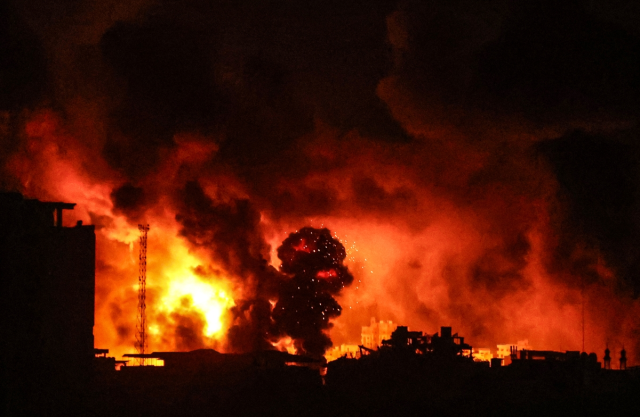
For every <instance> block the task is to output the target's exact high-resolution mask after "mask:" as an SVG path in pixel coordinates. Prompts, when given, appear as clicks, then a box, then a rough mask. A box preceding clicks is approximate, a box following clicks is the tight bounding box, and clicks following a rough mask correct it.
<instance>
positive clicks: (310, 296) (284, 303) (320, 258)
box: [273, 227, 353, 355]
mask: <svg viewBox="0 0 640 417" xmlns="http://www.w3.org/2000/svg"><path fill="white" fill-rule="evenodd" d="M278 258H280V260H281V261H282V265H280V271H282V272H283V273H285V274H287V275H289V276H290V278H289V279H288V280H286V281H284V282H283V284H282V285H281V287H280V291H279V297H278V302H277V303H276V305H275V307H274V309H273V319H274V321H275V324H276V326H277V328H278V330H279V331H280V332H282V333H283V334H285V335H288V336H290V337H291V338H293V339H294V340H295V341H296V348H297V349H298V350H299V351H301V352H304V353H309V354H312V355H322V354H323V353H324V352H325V350H326V349H327V348H328V347H330V346H331V339H330V338H329V335H328V334H327V333H326V331H327V330H329V328H331V326H332V325H331V323H330V319H332V318H336V317H338V316H339V315H340V313H341V311H342V308H341V307H340V305H339V304H338V302H337V301H336V300H335V299H334V298H333V296H334V295H337V294H339V293H340V291H341V290H342V289H343V288H344V287H345V286H348V285H350V284H351V283H352V282H353V275H352V274H351V272H349V270H348V268H347V267H346V266H345V265H344V264H343V261H344V259H345V258H346V251H345V248H344V246H343V245H342V244H341V243H340V242H339V241H338V240H336V239H334V238H333V237H332V236H331V232H330V231H329V230H328V229H314V228H311V227H305V228H303V229H301V230H300V231H298V232H296V233H291V234H290V235H289V237H287V238H286V239H285V240H284V242H282V246H280V247H279V248H278Z"/></svg>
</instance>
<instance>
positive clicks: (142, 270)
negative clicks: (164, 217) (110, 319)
mask: <svg viewBox="0 0 640 417" xmlns="http://www.w3.org/2000/svg"><path fill="white" fill-rule="evenodd" d="M138 230H139V231H140V258H139V259H140V260H139V263H138V320H137V324H136V352H137V353H139V354H141V355H144V354H145V353H147V311H146V310H147V232H148V231H149V225H148V224H147V225H142V224H139V225H138ZM146 364H147V360H146V359H145V358H138V365H141V366H144V365H146Z"/></svg>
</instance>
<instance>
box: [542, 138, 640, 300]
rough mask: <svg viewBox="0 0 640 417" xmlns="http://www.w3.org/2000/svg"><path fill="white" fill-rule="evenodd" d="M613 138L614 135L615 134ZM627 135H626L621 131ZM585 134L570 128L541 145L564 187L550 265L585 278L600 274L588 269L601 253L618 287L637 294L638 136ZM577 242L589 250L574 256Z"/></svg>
mask: <svg viewBox="0 0 640 417" xmlns="http://www.w3.org/2000/svg"><path fill="white" fill-rule="evenodd" d="M616 136H617V137H616ZM624 136H628V135H624ZM624 136H622V137H620V135H607V136H604V135H602V134H588V133H585V132H583V131H574V132H570V133H568V134H566V135H564V136H563V137H560V138H557V139H553V140H548V141H545V142H542V143H540V144H539V146H538V149H539V150H540V152H541V153H542V154H543V155H545V157H546V158H548V160H549V161H550V163H551V165H552V167H553V169H554V171H555V173H556V175H557V178H558V181H559V182H560V184H561V186H562V188H561V190H559V196H558V197H559V199H558V200H559V201H560V202H564V205H565V210H562V211H558V214H559V217H558V218H556V219H555V221H557V222H558V229H559V230H560V231H561V235H560V236H561V237H560V241H559V242H558V247H557V248H554V249H555V250H554V251H552V253H554V254H555V256H554V257H553V258H552V259H551V260H550V268H551V269H553V270H562V269H566V268H567V260H570V262H571V263H570V266H569V267H570V268H573V269H574V270H577V271H576V272H580V273H581V275H582V276H585V277H586V278H587V279H588V280H589V281H591V282H593V281H594V280H597V279H598V277H597V276H594V273H593V271H589V270H588V267H590V266H593V265H594V264H595V263H596V262H597V261H596V259H595V254H596V253H597V252H600V253H603V254H604V255H605V257H606V261H607V264H609V265H612V266H613V267H614V268H615V269H616V272H617V275H618V276H619V277H620V281H619V283H618V284H619V286H620V287H619V290H627V289H629V290H631V291H632V293H633V294H634V297H637V296H638V295H640V275H639V274H638V268H637V266H638V265H639V264H640V217H639V215H638V213H639V211H638V209H639V208H640V207H639V205H640V195H639V191H640V190H639V189H638V180H639V178H640V148H639V147H638V145H637V137H638V135H637V134H635V135H632V136H631V137H626V138H625V137H624ZM576 242H580V243H581V244H582V245H586V248H588V249H591V251H592V252H591V254H590V255H587V254H585V255H582V256H580V257H578V258H575V254H574V252H575V249H576V248H575V246H576Z"/></svg>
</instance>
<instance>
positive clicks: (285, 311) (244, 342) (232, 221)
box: [176, 181, 353, 356]
mask: <svg viewBox="0 0 640 417" xmlns="http://www.w3.org/2000/svg"><path fill="white" fill-rule="evenodd" d="M177 197H178V198H177V199H176V206H177V207H178V211H179V212H178V214H177V215H176V220H177V221H178V222H179V223H180V224H181V226H182V228H181V231H180V233H181V235H182V236H184V237H185V238H186V239H187V240H188V241H189V242H190V243H191V244H192V245H194V246H198V247H206V248H207V249H208V250H209V253H210V255H211V259H212V260H213V261H214V263H215V264H216V265H217V266H218V267H220V268H222V269H224V270H225V271H226V272H228V273H230V274H232V275H233V277H234V278H235V279H236V280H237V282H238V284H239V285H240V286H242V291H243V294H244V299H242V300H236V306H235V307H234V308H233V309H232V310H231V313H232V315H233V324H232V326H231V327H230V329H229V331H228V334H227V339H228V343H229V349H230V350H233V351H252V350H261V349H271V348H273V347H272V344H271V343H272V342H276V341H277V340H279V339H280V338H282V337H286V336H289V337H291V339H293V341H294V345H295V347H296V350H297V351H298V352H299V353H305V354H310V355H315V356H319V355H322V354H323V353H324V352H325V350H326V349H327V348H328V347H330V346H331V339H330V338H329V336H328V335H327V333H326V330H328V329H329V328H330V327H331V323H330V319H332V318H336V317H338V316H339V315H340V313H341V307H340V305H339V304H338V302H337V301H336V300H335V299H334V298H333V296H334V295H336V294H338V293H340V291H341V290H342V289H343V288H344V287H345V286H348V285H349V284H351V282H353V275H352V274H351V273H350V272H349V270H348V268H347V267H346V266H345V265H344V264H343V262H344V259H345V257H346V251H345V248H344V246H343V245H342V244H341V243H340V242H339V241H338V240H336V239H334V238H333V237H332V236H331V232H330V231H329V230H328V229H314V228H312V227H305V228H303V229H301V230H300V231H298V232H296V233H292V234H290V235H289V237H288V238H287V239H285V241H284V242H283V243H282V245H281V246H280V247H279V248H278V257H279V258H280V260H281V261H282V264H281V265H280V271H277V270H276V269H275V268H273V267H271V266H269V265H268V262H267V261H266V256H267V254H268V245H267V243H266V242H265V241H264V238H263V237H262V234H261V232H260V226H259V223H260V216H259V214H258V212H257V211H256V210H255V209H254V208H253V207H252V205H251V203H250V202H249V201H248V200H235V201H232V202H230V203H217V202H214V201H213V200H212V199H211V198H210V197H209V196H207V195H206V194H205V192H204V190H203V189H202V187H201V186H200V184H199V183H198V182H196V181H191V182H188V183H187V184H186V185H185V187H184V189H182V190H180V192H179V193H178V195H177ZM273 302H275V306H273V305H272V303H273Z"/></svg>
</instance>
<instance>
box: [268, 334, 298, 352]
mask: <svg viewBox="0 0 640 417" xmlns="http://www.w3.org/2000/svg"><path fill="white" fill-rule="evenodd" d="M271 345H272V346H273V347H275V348H276V349H277V350H279V351H281V352H288V353H290V354H292V355H295V353H296V347H295V346H294V344H293V339H291V338H290V337H289V336H286V337H283V338H281V339H280V340H278V341H277V342H273V343H271Z"/></svg>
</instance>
